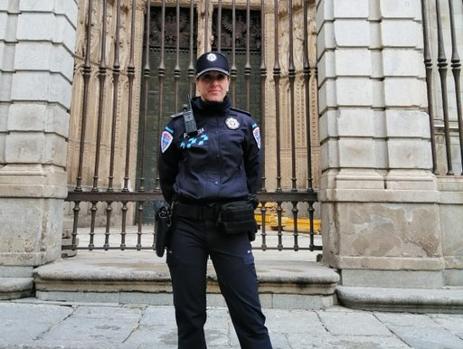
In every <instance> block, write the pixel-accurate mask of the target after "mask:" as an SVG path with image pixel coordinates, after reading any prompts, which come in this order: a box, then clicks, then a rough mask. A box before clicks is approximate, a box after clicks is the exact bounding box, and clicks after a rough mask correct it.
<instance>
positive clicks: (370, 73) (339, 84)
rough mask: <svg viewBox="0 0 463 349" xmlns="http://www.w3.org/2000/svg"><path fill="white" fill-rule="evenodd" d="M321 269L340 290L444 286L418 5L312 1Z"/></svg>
mask: <svg viewBox="0 0 463 349" xmlns="http://www.w3.org/2000/svg"><path fill="white" fill-rule="evenodd" d="M317 26H318V65H319V71H320V73H319V82H318V83H319V99H320V138H321V144H322V150H321V159H322V161H321V166H322V178H321V191H320V198H321V202H322V222H327V224H323V225H322V230H323V232H322V236H323V248H324V251H323V252H324V254H323V257H324V260H325V262H327V263H328V264H330V265H331V266H333V267H336V268H338V269H339V270H340V273H341V278H342V283H343V284H344V285H362V286H375V285H376V286H378V285H387V284H388V282H390V281H391V278H392V277H394V276H395V277H396V278H397V280H400V282H399V283H394V284H395V285H396V287H397V286H400V287H418V286H417V285H421V287H441V286H443V285H444V283H445V282H444V276H443V275H444V274H443V269H444V258H443V240H442V232H441V224H440V215H439V207H438V205H437V203H438V191H437V181H436V178H435V176H434V175H433V174H432V172H431V167H432V162H431V152H430V130H429V123H428V122H427V120H428V116H427V114H426V113H425V110H426V105H427V101H426V85H425V79H424V66H423V63H422V62H423V51H422V50H423V40H422V24H421V7H420V2H419V1H418V0H414V1H407V2H400V6H399V5H398V2H396V1H381V0H377V1H367V0H355V1H341V0H337V1H333V0H319V1H317Z"/></svg>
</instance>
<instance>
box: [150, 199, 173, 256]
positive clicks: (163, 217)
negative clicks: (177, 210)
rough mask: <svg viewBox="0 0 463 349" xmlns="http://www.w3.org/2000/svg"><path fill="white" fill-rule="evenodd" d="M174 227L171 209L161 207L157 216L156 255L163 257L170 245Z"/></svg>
mask: <svg viewBox="0 0 463 349" xmlns="http://www.w3.org/2000/svg"><path fill="white" fill-rule="evenodd" d="M171 227H172V218H171V212H170V209H169V208H168V207H166V206H162V207H160V208H159V209H158V210H157V211H156V214H155V227H154V229H155V232H156V255H157V256H158V257H162V256H163V255H164V250H165V248H166V247H167V246H168V245H169V240H170V235H171Z"/></svg>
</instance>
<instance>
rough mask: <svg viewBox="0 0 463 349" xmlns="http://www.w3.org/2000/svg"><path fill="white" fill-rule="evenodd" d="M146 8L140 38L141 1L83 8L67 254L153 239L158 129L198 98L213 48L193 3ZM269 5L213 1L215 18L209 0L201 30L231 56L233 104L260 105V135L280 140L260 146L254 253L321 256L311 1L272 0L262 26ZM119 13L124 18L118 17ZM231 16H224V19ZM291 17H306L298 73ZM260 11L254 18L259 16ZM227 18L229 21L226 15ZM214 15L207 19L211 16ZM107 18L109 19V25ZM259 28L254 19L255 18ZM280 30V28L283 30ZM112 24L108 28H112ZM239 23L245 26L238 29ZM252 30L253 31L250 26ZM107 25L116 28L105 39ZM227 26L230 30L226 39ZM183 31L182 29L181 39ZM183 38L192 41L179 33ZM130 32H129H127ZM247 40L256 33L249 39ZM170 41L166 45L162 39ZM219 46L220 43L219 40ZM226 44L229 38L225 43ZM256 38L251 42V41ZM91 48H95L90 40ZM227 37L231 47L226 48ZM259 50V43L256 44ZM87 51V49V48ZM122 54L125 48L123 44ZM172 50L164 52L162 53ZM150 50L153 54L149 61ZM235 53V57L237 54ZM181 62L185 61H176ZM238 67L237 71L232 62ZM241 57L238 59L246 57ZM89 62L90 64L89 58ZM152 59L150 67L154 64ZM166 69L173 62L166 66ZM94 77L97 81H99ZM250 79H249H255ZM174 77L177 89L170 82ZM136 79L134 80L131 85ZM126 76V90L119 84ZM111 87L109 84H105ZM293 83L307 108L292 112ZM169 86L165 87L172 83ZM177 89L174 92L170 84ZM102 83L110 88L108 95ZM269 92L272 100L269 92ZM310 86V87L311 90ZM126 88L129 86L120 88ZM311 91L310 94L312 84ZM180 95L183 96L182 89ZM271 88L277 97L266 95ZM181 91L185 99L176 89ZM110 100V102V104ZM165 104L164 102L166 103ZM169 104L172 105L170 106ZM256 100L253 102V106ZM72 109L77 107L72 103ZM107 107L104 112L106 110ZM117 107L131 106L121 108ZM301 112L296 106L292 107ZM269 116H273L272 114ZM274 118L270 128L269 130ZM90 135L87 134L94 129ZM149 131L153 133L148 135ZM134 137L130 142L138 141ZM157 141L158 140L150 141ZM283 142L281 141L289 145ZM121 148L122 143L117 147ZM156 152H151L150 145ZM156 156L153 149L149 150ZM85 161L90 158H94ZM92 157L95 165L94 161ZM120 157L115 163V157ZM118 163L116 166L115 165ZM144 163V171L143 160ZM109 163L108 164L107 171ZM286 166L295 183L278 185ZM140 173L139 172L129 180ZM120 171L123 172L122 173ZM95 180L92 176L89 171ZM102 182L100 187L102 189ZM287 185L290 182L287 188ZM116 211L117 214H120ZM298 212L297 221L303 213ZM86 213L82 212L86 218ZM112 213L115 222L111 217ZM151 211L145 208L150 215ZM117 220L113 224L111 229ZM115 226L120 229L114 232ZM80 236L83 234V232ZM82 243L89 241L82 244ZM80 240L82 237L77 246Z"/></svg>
mask: <svg viewBox="0 0 463 349" xmlns="http://www.w3.org/2000/svg"><path fill="white" fill-rule="evenodd" d="M143 3H146V5H145V10H144V11H143V12H144V31H143V34H140V31H137V27H136V24H137V18H138V17H137V16H138V15H137V6H138V8H139V7H140V6H139V5H140V1H137V0H132V1H131V4H130V8H129V9H124V8H123V7H121V1H120V0H116V1H115V2H114V5H113V8H112V12H111V13H112V14H113V16H114V18H110V17H108V16H109V8H108V6H109V3H108V1H107V0H103V1H101V2H100V1H98V2H94V1H93V0H86V1H82V2H81V5H82V6H81V8H82V9H86V10H85V11H86V12H85V15H84V17H85V24H86V25H85V41H84V42H85V45H84V50H83V56H82V57H81V61H79V59H77V60H76V70H75V71H76V76H77V74H81V77H82V80H81V81H82V83H81V85H79V84H77V83H76V82H75V88H82V91H83V92H82V95H81V96H82V97H81V100H80V103H81V108H80V109H79V110H78V111H79V112H78V113H77V114H78V115H74V117H77V118H78V119H79V120H80V123H79V126H78V127H79V130H80V132H79V142H78V144H79V146H78V159H77V166H76V168H77V171H76V172H77V173H76V181H75V186H74V187H73V188H72V189H70V190H69V194H68V197H67V201H68V202H69V203H70V204H72V205H73V207H72V213H73V217H72V219H73V224H72V231H71V240H72V243H71V244H70V246H67V247H65V248H68V249H72V250H75V249H86V250H98V249H102V250H111V249H118V250H130V249H134V250H144V249H154V248H155V246H154V241H155V239H154V236H155V233H156V232H155V231H154V227H153V225H147V224H145V223H146V220H145V218H146V217H152V215H153V210H154V208H153V205H152V202H153V201H156V200H162V196H161V194H160V191H159V180H158V178H157V177H158V176H157V172H156V168H157V166H156V163H155V161H156V160H155V159H156V158H157V153H156V152H157V150H158V148H159V147H158V146H156V145H157V143H158V141H159V133H160V127H161V126H162V125H163V123H164V122H165V121H166V120H167V119H168V115H169V114H171V112H172V111H175V110H178V108H179V104H180V100H183V99H182V93H183V92H185V91H189V92H190V93H194V69H193V67H194V59H195V57H196V55H197V54H198V53H200V52H197V51H198V50H199V49H198V48H200V50H202V51H205V50H206V49H207V48H208V46H207V44H206V43H208V42H209V40H210V38H211V35H210V32H209V30H210V28H209V26H208V25H205V26H204V28H205V29H204V30H203V32H202V33H199V32H198V30H197V28H195V23H196V20H197V18H196V17H195V16H197V15H198V12H197V11H198V9H197V6H196V2H195V1H193V0H190V1H189V2H187V1H185V2H182V6H180V5H181V3H180V1H178V0H177V1H176V3H175V7H167V6H166V1H165V0H164V1H162V2H160V3H158V4H157V5H158V6H154V5H153V4H152V3H151V1H145V2H143ZM268 6H270V5H269V4H268V2H267V4H266V3H265V1H263V0H262V1H260V7H256V6H254V7H251V5H250V1H249V0H248V1H247V2H246V7H245V9H244V10H243V9H242V8H240V9H237V8H236V5H235V0H233V1H230V3H229V4H226V5H224V4H223V2H222V1H218V2H217V3H216V6H215V10H216V12H215V13H216V15H215V18H214V19H212V17H213V14H214V11H212V12H211V13H209V12H210V11H209V10H208V9H209V8H210V7H212V6H210V3H209V1H205V8H206V12H205V16H204V17H201V18H203V20H204V21H205V23H209V22H208V21H210V22H211V23H212V21H213V20H214V22H215V23H216V24H215V28H213V27H214V25H211V26H210V27H211V28H213V29H214V30H215V31H214V32H213V33H212V34H213V35H214V38H215V41H214V42H213V43H212V46H213V47H214V48H215V49H217V50H219V51H223V52H224V53H226V54H228V55H229V58H230V62H231V93H232V96H233V97H236V96H237V95H239V91H237V90H243V89H244V91H245V98H244V101H241V100H240V101H241V102H242V105H240V104H239V103H238V102H239V101H237V100H236V98H233V103H234V104H235V105H237V106H240V107H242V108H246V109H250V108H251V109H252V108H256V109H257V113H258V114H260V115H259V118H258V119H259V122H260V123H261V130H262V131H264V130H266V129H269V127H270V126H272V127H274V129H275V135H276V139H275V142H276V148H275V154H271V153H270V152H269V149H265V146H264V147H263V148H264V149H263V152H264V154H265V153H267V154H266V156H264V158H265V159H266V161H265V162H264V163H263V164H262V188H261V191H260V193H259V194H258V199H259V201H260V203H261V206H260V209H259V212H260V218H261V222H262V223H261V230H260V234H259V238H260V239H261V240H260V245H259V246H260V248H261V249H263V250H266V249H278V250H285V249H292V250H295V251H297V250H320V249H321V246H320V244H316V242H315V240H314V236H315V233H316V232H315V230H314V213H315V209H314V204H315V203H316V201H317V193H316V190H315V189H314V186H313V173H312V172H313V171H312V166H313V164H312V156H311V153H312V140H311V133H312V132H313V130H311V122H310V121H311V120H312V119H313V118H316V115H313V112H312V110H313V108H311V104H310V102H311V94H312V93H313V90H312V89H313V88H314V87H313V86H314V84H313V83H312V82H313V81H314V80H315V79H316V67H315V66H310V63H309V38H308V30H307V28H308V17H309V14H308V6H309V4H308V1H303V5H302V7H300V6H299V7H296V8H294V7H293V4H292V1H291V0H289V1H287V7H286V8H285V9H282V8H280V4H279V1H277V0H275V1H274V4H273V18H274V26H273V28H266V27H265V22H266V21H265V19H266V18H265V16H266V14H267V13H268ZM124 11H125V12H124ZM227 11H228V14H227ZM294 11H296V12H297V13H298V15H299V16H301V17H303V23H304V27H303V33H302V37H303V43H302V49H301V50H297V52H298V54H300V55H301V57H300V59H299V61H300V62H302V65H301V66H298V67H297V66H296V64H295V59H294V57H295V55H294V51H295V49H294V45H293V44H294V33H293V31H294V30H295V29H294V26H293V20H294ZM256 13H257V14H258V15H256ZM95 14H100V16H101V17H100V18H95ZM237 14H239V16H244V17H245V23H244V24H243V22H238V19H237ZM227 16H228V17H227ZM209 17H210V18H209ZM108 18H110V20H108ZM123 18H124V19H125V23H129V26H127V28H129V29H128V31H129V33H128V35H126V37H129V38H130V39H129V40H128V41H127V42H128V43H129V45H128V56H127V61H126V62H124V61H122V62H121V43H122V39H121V35H122V34H123V33H122V32H121V28H122V27H123V26H122V24H121V23H122V19H123ZM223 18H231V22H232V23H231V28H230V25H229V24H230V23H228V22H227V23H223V22H222V19H223ZM251 18H258V22H260V23H259V25H260V30H259V31H258V32H257V33H256V32H255V31H254V32H253V33H251V32H252V28H251V23H250V21H251ZM256 21H257V19H256ZM95 23H101V28H100V31H99V35H98V36H97V35H95V34H94V31H93V32H92V27H93V25H94V24H95ZM282 23H285V27H282ZM238 24H239V27H240V32H239V33H240V34H243V33H244V35H245V37H244V38H245V40H243V42H244V44H243V45H242V46H239V45H238V47H237V42H238V40H237V39H236V38H237V37H239V35H238ZM111 25H112V26H111ZM243 25H244V26H245V29H243ZM255 27H256V26H255V25H254V26H253V29H255ZM111 28H113V29H114V31H113V32H111ZM223 28H225V29H227V30H229V31H230V32H229V33H228V34H227V33H224V32H223V31H222V30H224V29H223ZM267 29H269V30H271V32H272V33H273V35H274V46H273V51H274V59H273V76H272V79H273V82H272V81H268V76H269V75H270V74H268V71H269V70H270V69H269V68H268V67H267V59H266V57H267V54H266V49H265V47H266V42H265V40H266V39H265V38H266V37H267V36H268V33H267ZM181 30H184V32H181ZM185 33H188V34H185ZM124 34H127V33H124ZM281 34H284V35H285V37H286V36H287V37H286V40H288V50H287V51H282V50H281V49H280V42H279V40H280V38H281ZM137 35H140V36H141V35H143V40H140V41H142V42H143V50H142V52H140V56H141V57H142V64H141V66H138V64H137V63H136V57H137V46H136V43H137V38H139V39H140V37H137ZM226 35H229V36H230V37H231V38H233V39H231V47H227V46H226V42H225V41H227V40H228V39H227V37H226ZM252 35H253V36H252ZM166 38H169V40H170V41H167V39H166ZM222 39H224V40H222ZM225 39H227V40H225ZM251 39H252V40H251ZM108 40H109V43H110V44H113V45H114V49H113V52H112V57H110V55H109V54H108V51H107V48H108V47H109V46H110V45H108ZM94 41H95V42H94ZM229 41H230V40H228V42H229ZM256 43H257V44H256ZM253 45H256V47H257V46H258V45H260V50H257V49H255V47H254V46H253ZM92 48H93V51H92ZM125 49H126V50H127V47H125ZM168 50H170V51H168ZM168 52H170V54H171V53H172V52H175V55H173V56H172V55H171V56H169V57H170V58H172V57H173V58H172V59H173V60H174V61H175V62H174V63H175V65H174V68H173V69H172V70H169V69H167V68H166V65H167V64H168V63H169V62H167V61H166V54H167V53H168ZM182 52H183V54H184V56H185V57H188V60H189V61H188V64H183V66H182V64H181V59H180V58H179V57H180V54H181V53H182ZM253 52H254V53H255V52H258V54H259V55H260V65H259V66H252V65H251V54H252V53H253ZM154 53H156V54H154ZM240 54H241V56H240ZM96 56H97V57H98V66H97V65H96V63H95V62H93V63H92V57H96ZM284 56H286V60H287V61H286V64H285V66H286V69H282V68H281V66H280V61H281V60H282V57H284ZM182 57H183V56H182ZM240 57H241V61H242V62H244V65H243V64H241V66H239V64H238V63H237V62H238V58H240ZM243 57H244V60H243V59H242V58H243ZM93 60H94V61H95V58H93ZM111 60H112V66H111V67H108V66H107V62H108V61H111ZM154 61H156V62H157V66H156V67H154V66H153V65H152V64H153V62H154ZM171 63H172V62H171ZM95 73H96V74H95ZM253 74H255V75H253ZM240 75H241V77H243V76H244V86H239V78H240ZM172 76H173V83H172V81H171V82H169V81H170V80H169V79H168V78H171V77H172ZM256 76H257V77H258V78H257V79H258V86H259V89H258V93H255V92H256V89H255V88H253V86H254V85H252V84H253V82H255V81H253V80H255V79H254V77H256ZM137 77H139V78H140V81H138V80H137ZM121 79H122V83H121ZM108 80H111V81H109V82H108ZM296 81H299V82H301V81H302V86H303V89H304V91H303V94H302V97H303V105H296V104H297V103H298V102H299V103H301V102H300V98H297V99H296V93H297V91H296V88H295V83H296ZM283 83H285V86H286V88H287V92H288V94H289V98H288V100H289V103H288V106H287V108H286V109H285V110H287V111H288V112H283V111H282V108H281V100H280V98H281V93H282V91H281V86H282V85H283ZM136 84H139V86H141V89H140V90H141V92H140V93H139V97H140V103H139V104H140V113H139V115H135V114H137V113H134V109H135V103H136V101H137V100H138V98H137V95H136V92H135V91H136V90H137V89H136V87H137V85H136ZM169 84H171V85H169ZM172 84H173V85H172ZM80 86H81V87H80ZM108 86H110V88H111V90H109V91H108ZM269 86H272V89H271V90H270V91H271V95H269V92H268V91H269V89H268V87H269ZM315 86H316V84H315ZM126 87H127V88H126ZM315 88H316V87H315ZM183 90H185V91H183ZM272 90H273V91H272ZM182 91H183V92H182ZM109 92H110V93H109ZM92 96H97V98H96V97H95V100H96V106H95V107H94V108H93V110H90V108H89V105H91V103H90V101H91V99H92ZM111 96H112V99H111V100H110V103H108V101H107V99H108V98H110V97H111ZM167 101H169V105H167ZM170 101H173V102H172V103H171V102H170ZM254 101H257V104H256V105H253V104H252V103H253V102H254ZM74 102H75V101H74ZM270 102H271V103H273V104H274V114H273V116H274V120H273V119H271V118H269V117H268V115H267V113H266V110H268V109H269V108H268V105H269V103H270ZM109 105H110V106H109ZM123 106H126V108H127V109H124V110H121V108H122V107H123ZM297 107H302V108H297ZM297 109H298V110H302V118H303V121H304V123H305V129H304V132H305V140H304V141H305V145H304V146H305V148H306V154H307V155H306V156H305V159H306V160H305V161H304V163H301V162H300V161H299V162H298V161H297V154H296V150H297V148H298V147H299V148H300V147H301V145H300V141H299V143H298V141H297V137H296V117H300V115H298V116H296V110H297ZM272 112H273V111H272ZM95 118H96V123H95V124H94V125H96V129H95V128H94V129H91V128H90V127H89V126H88V121H89V120H92V121H93V120H95ZM270 121H272V122H273V123H274V124H273V125H269V124H268V123H269V122H270ZM282 123H285V124H286V125H289V127H290V129H291V132H290V140H289V142H288V144H289V152H288V153H289V154H290V155H289V157H288V158H287V159H286V160H287V161H285V160H283V159H282V158H281V154H282V136H281V124H282ZM103 125H106V128H109V129H110V132H109V134H110V136H109V139H107V147H108V149H109V150H108V151H107V152H106V153H104V154H102V149H103V148H105V147H104V144H103V143H104V142H105V141H104V135H103V133H104V131H105V130H106V128H105V127H104V126H103ZM134 127H138V136H137V137H134ZM89 130H90V131H91V132H90V131H89ZM153 134H154V135H155V136H154V137H153ZM265 136H266V135H265V133H264V132H262V144H264V145H265V144H267V145H268V144H272V143H273V142H270V140H267V142H266V139H265ZM134 138H136V143H135V141H134ZM153 140H154V141H153ZM285 141H286V140H285ZM121 144H122V145H121ZM134 144H136V145H138V149H139V150H138V154H137V159H134V156H133V153H132V152H133V146H134ZM153 144H154V145H155V146H154V147H153V146H152V145H153ZM153 149H155V150H154V152H153ZM89 154H90V155H91V156H90V155H89ZM88 158H91V159H93V167H92V165H91V163H92V162H90V161H88ZM122 158H123V159H124V160H123V161H120V159H122ZM118 159H119V160H118ZM148 161H150V163H149V164H148V163H147V162H148ZM270 162H272V163H275V166H273V165H272V166H268V165H269V163H270ZM117 164H119V165H120V166H122V167H123V171H122V170H121V169H118V168H117V167H118V166H117ZM105 166H106V167H105ZM284 166H290V169H291V171H290V172H291V178H290V185H287V186H285V185H283V184H282V180H283V179H284V176H283V175H282V167H284ZM102 167H103V170H104V172H105V173H107V178H104V179H103V180H102V176H101V172H102ZM301 167H304V169H305V170H306V172H305V173H306V179H304V180H300V179H298V177H297V173H298V172H297V170H298V169H299V170H300V168H301ZM134 168H136V173H134V170H133V169H134ZM268 168H275V173H272V176H274V180H273V182H272V183H273V184H272V185H269V182H270V181H269V179H268V177H267V176H268V175H270V173H267V172H268V171H266V170H267V169H268ZM118 171H119V172H118ZM90 172H91V173H92V176H90V175H89V173H90ZM117 173H120V174H122V173H123V177H122V178H120V179H121V181H120V183H121V185H120V187H118V186H117V185H116V183H117V182H118V181H115V178H116V179H118V178H117ZM134 178H135V180H134V183H135V188H134V189H132V188H131V185H130V183H131V179H134ZM103 181H104V183H103V184H101V182H103ZM288 183H289V181H288ZM267 203H274V205H275V208H276V209H275V212H274V213H273V215H274V216H275V220H276V222H277V225H276V227H273V229H275V232H274V233H273V232H270V231H269V229H268V227H267V223H266V222H267V219H266V217H267V216H268V215H269V212H267V210H268V209H267ZM285 209H287V210H288V211H290V217H291V219H292V221H293V226H292V228H291V232H289V233H288V232H285V231H284V228H285V227H284V223H283V222H282V221H283V218H284V210H285ZM119 210H120V211H119ZM301 210H302V211H303V214H301V213H300V212H301ZM85 211H88V214H87V212H85ZM116 211H118V212H120V215H119V214H117V215H116ZM147 211H150V213H149V214H148V212H147ZM83 216H85V217H86V218H85V221H86V223H85V224H84V223H83V218H82V217H83ZM301 216H304V217H306V219H307V220H308V224H309V226H308V229H306V230H305V231H302V230H301V228H300V227H298V221H299V218H300V217H301ZM116 218H117V227H115V224H116ZM101 221H104V224H103V225H104V233H103V235H104V238H103V240H102V242H101V243H96V241H97V240H98V241H100V240H101V239H96V234H97V231H98V229H97V226H98V225H99V224H98V222H100V225H101ZM119 223H120V225H119ZM133 223H136V236H137V238H136V239H135V240H136V242H135V244H132V245H130V244H128V243H127V239H126V237H127V234H128V233H127V231H128V230H130V229H128V227H129V226H131V225H132V224H133ZM82 226H86V228H85V230H87V229H88V236H87V237H86V239H85V240H86V243H85V244H83V243H81V244H79V234H82V230H84V229H82V228H80V227H82ZM114 235H118V236H120V240H118V242H117V243H116V244H114V243H110V241H112V238H113V237H114ZM270 235H273V236H276V239H273V240H275V241H276V242H277V243H276V244H274V245H269V243H268V241H269V240H268V237H269V236H270ZM146 236H151V237H152V238H150V240H149V241H150V242H148V243H146V239H144V237H146ZM288 236H291V237H292V238H291V244H290V245H285V243H284V242H285V241H287V237H288ZM302 236H304V237H309V239H308V240H307V242H306V241H305V240H304V242H301V241H302V240H301V239H300V238H301V237H302ZM80 237H82V235H80ZM87 238H88V239H87ZM82 240H84V239H82Z"/></svg>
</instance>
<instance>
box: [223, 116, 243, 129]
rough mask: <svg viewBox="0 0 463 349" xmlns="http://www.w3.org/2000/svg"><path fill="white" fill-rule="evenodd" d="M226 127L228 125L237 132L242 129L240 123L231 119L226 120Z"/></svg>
mask: <svg viewBox="0 0 463 349" xmlns="http://www.w3.org/2000/svg"><path fill="white" fill-rule="evenodd" d="M225 125H227V127H228V128H229V129H230V130H236V129H237V128H238V127H240V122H239V121H238V120H236V119H235V118H232V117H229V118H227V120H225Z"/></svg>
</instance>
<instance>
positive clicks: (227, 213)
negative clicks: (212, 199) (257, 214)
mask: <svg viewBox="0 0 463 349" xmlns="http://www.w3.org/2000/svg"><path fill="white" fill-rule="evenodd" d="M217 224H218V227H219V229H220V230H221V231H223V232H224V233H225V234H245V233H247V234H255V233H256V231H257V224H256V220H255V218H254V208H253V205H252V203H251V202H249V201H232V202H229V203H226V204H222V206H221V209H220V213H219V216H218V220H217Z"/></svg>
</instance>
